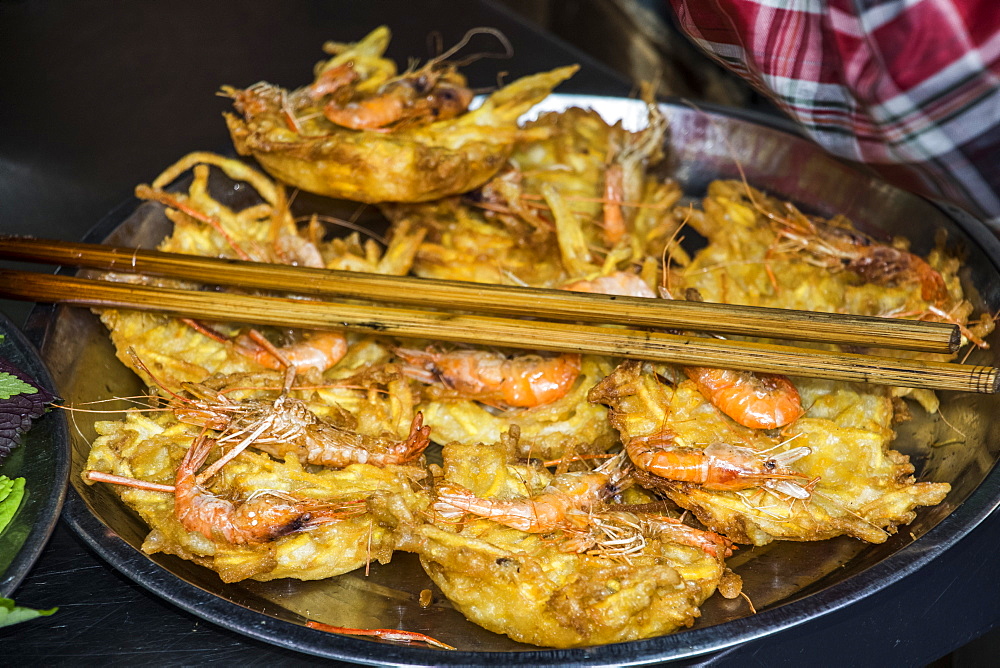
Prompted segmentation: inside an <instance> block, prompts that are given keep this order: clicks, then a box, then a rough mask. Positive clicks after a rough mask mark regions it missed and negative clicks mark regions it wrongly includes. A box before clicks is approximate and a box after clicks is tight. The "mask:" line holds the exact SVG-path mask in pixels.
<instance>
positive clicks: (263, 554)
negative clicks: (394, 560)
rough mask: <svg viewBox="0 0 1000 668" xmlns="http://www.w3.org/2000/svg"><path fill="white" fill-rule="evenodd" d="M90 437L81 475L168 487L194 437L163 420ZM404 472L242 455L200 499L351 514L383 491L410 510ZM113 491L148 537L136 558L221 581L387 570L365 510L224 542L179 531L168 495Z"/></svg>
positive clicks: (376, 527)
mask: <svg viewBox="0 0 1000 668" xmlns="http://www.w3.org/2000/svg"><path fill="white" fill-rule="evenodd" d="M96 429H97V431H98V434H99V437H98V438H97V439H96V440H95V442H94V444H93V447H92V449H91V453H90V457H89V459H88V461H87V468H88V469H90V470H97V471H104V472H107V473H113V474H116V475H122V476H127V477H130V478H137V479H141V480H145V481H149V482H155V483H160V484H164V485H172V484H174V482H175V477H176V472H177V470H178V467H179V466H180V465H181V461H182V459H183V458H184V456H185V453H186V452H187V450H188V448H189V447H190V446H191V443H192V442H193V441H194V440H195V438H196V437H197V436H198V434H199V431H200V430H199V429H198V428H196V427H192V426H190V425H185V424H183V423H181V422H179V421H177V419H176V418H174V417H173V416H171V415H169V414H156V416H155V417H146V416H143V415H141V414H139V413H136V412H132V413H129V415H128V416H127V417H126V419H125V420H124V421H118V422H98V423H97V425H96ZM413 474H414V471H413V470H411V468H410V467H393V466H389V467H377V466H371V465H367V464H353V465H351V466H348V467H345V468H343V469H340V470H334V469H322V470H310V469H309V467H303V466H302V465H301V464H299V462H298V460H297V459H295V458H294V457H291V456H289V457H286V458H285V459H284V461H277V460H274V459H272V458H270V457H268V456H266V455H261V454H254V453H250V452H246V453H243V455H241V457H238V458H237V459H235V460H233V461H231V462H229V463H228V464H227V465H226V467H225V468H224V469H223V470H222V472H221V473H220V474H219V475H218V476H216V478H215V479H213V481H211V482H210V483H209V484H208V486H207V487H208V490H207V491H208V492H209V493H210V494H212V495H213V496H217V497H220V498H224V499H230V500H232V501H233V502H235V503H240V502H243V501H246V500H249V499H251V498H252V497H253V495H254V494H257V495H260V494H262V490H267V491H268V492H273V493H276V494H278V495H294V496H295V497H296V498H301V499H305V500H308V501H310V502H314V504H315V506H316V507H317V508H322V507H323V506H324V504H326V505H332V506H337V507H342V508H344V509H346V510H348V511H352V512H353V511H354V510H355V509H357V508H358V507H359V505H360V507H361V508H362V509H363V504H364V503H365V499H367V498H368V497H370V496H371V495H372V494H373V493H375V492H383V493H387V494H392V495H395V496H398V497H399V498H400V499H401V501H402V502H403V503H406V504H408V505H410V506H412V507H414V508H420V507H421V506H423V505H426V499H425V498H424V497H421V496H420V495H419V494H417V493H415V492H412V491H411V479H410V478H411V476H412V475H413ZM113 488H114V489H115V491H116V492H117V494H118V495H119V496H120V497H121V499H122V501H123V502H124V503H125V504H126V505H127V506H129V507H130V508H132V509H133V510H135V511H136V512H137V513H138V514H139V515H140V516H141V517H142V519H143V521H144V522H146V524H147V525H149V527H150V529H151V531H150V533H149V535H148V536H147V537H146V540H145V541H144V542H143V545H142V550H143V551H144V552H146V553H147V554H155V553H157V552H164V553H167V554H173V555H176V556H179V557H181V558H183V559H189V560H191V561H193V562H195V563H197V564H200V565H202V566H206V567H208V568H211V569H212V570H214V571H216V572H217V573H218V574H219V577H221V578H222V580H223V581H225V582H236V581H239V580H244V579H247V578H250V579H254V580H261V581H266V580H273V579H277V578H296V579H299V580H317V579H322V578H328V577H333V576H335V575H340V574H341V573H346V572H348V571H351V570H354V569H356V568H358V567H360V566H362V565H364V564H366V563H369V562H370V561H372V560H378V561H382V562H387V561H388V560H389V558H390V556H391V554H392V540H391V533H392V532H391V530H390V529H389V528H387V527H385V526H383V525H382V524H380V523H379V522H377V521H376V520H375V519H374V518H373V516H372V515H371V514H370V513H367V512H361V513H357V514H350V513H348V514H346V515H345V517H344V518H343V519H340V520H338V521H335V522H331V523H329V524H324V525H323V526H319V527H317V528H313V529H311V530H309V531H304V532H294V531H293V532H291V533H288V534H287V535H282V536H279V537H277V538H275V539H273V540H269V541H264V542H259V543H250V544H234V543H232V542H230V541H228V540H225V539H224V538H223V537H222V536H221V535H220V534H214V535H209V536H206V535H204V534H203V533H202V532H200V531H192V530H188V529H186V528H185V527H184V525H183V524H182V523H181V521H180V520H179V519H178V517H177V508H175V500H174V495H173V494H169V493H165V492H157V491H148V490H142V489H134V488H132V487H127V486H124V485H114V486H113ZM220 529H221V526H220Z"/></svg>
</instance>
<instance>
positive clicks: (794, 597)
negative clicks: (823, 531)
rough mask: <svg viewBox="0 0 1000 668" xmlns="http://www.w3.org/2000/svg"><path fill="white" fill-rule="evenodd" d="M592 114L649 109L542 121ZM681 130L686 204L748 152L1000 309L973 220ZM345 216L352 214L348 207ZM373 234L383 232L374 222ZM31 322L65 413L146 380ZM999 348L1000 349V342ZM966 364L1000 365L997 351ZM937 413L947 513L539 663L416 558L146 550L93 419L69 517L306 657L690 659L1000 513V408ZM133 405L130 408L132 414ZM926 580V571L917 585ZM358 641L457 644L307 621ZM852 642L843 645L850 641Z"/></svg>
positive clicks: (746, 563)
mask: <svg viewBox="0 0 1000 668" xmlns="http://www.w3.org/2000/svg"><path fill="white" fill-rule="evenodd" d="M568 106H588V107H592V108H595V109H597V110H598V111H600V112H601V113H602V114H603V115H604V116H605V118H606V119H608V120H611V121H614V120H619V119H621V120H623V121H624V122H625V123H626V125H635V124H638V123H641V121H642V119H643V118H644V116H645V114H644V111H643V107H642V105H641V104H639V103H637V102H636V101H634V100H625V99H620V98H599V97H589V96H564V95H554V96H551V97H550V98H549V99H548V100H546V102H545V103H544V108H546V109H561V108H565V107H568ZM663 108H664V111H665V113H667V115H668V116H669V119H670V135H669V140H668V141H669V151H668V153H669V156H670V159H669V171H670V172H671V173H672V175H673V176H674V177H675V178H677V179H678V180H679V181H680V182H681V184H682V185H683V187H684V190H685V192H686V193H688V194H691V195H699V194H702V193H703V192H704V189H705V187H706V185H707V184H708V182H709V181H711V180H712V179H715V178H739V176H740V172H739V167H738V165H737V163H736V161H735V160H734V156H737V157H738V158H739V161H740V166H741V167H742V169H743V170H744V172H745V174H746V178H747V179H748V181H749V182H750V183H751V184H752V185H755V186H758V187H761V188H764V189H766V190H767V191H768V192H770V193H771V194H774V195H776V196H778V197H782V198H785V199H788V200H791V201H794V202H796V203H798V204H800V205H801V206H802V207H804V208H805V209H807V210H809V211H811V212H814V213H817V214H821V215H827V216H829V215H833V214H834V213H843V214H846V215H847V216H848V217H850V218H851V219H852V220H854V221H855V222H856V223H857V224H858V225H859V226H860V227H862V228H863V229H866V230H867V231H869V232H871V233H873V234H890V235H891V234H902V235H905V236H907V237H908V238H909V239H911V241H912V242H913V249H914V251H915V252H918V253H925V252H927V251H928V250H929V249H930V248H931V247H932V245H933V243H934V236H935V234H936V233H938V231H939V230H942V229H943V230H945V231H947V234H948V239H949V243H950V245H952V246H953V247H954V248H955V249H956V250H957V251H958V252H961V253H962V254H963V256H964V261H965V269H964V270H963V274H962V279H963V282H964V285H965V288H966V290H967V291H968V294H969V295H970V298H971V299H972V300H973V302H974V303H975V304H976V305H977V307H978V308H980V309H984V310H988V311H991V312H995V311H997V310H1000V271H998V267H997V264H996V263H997V259H998V258H1000V242H998V241H997V239H996V238H995V237H994V236H993V235H992V234H991V233H990V232H989V231H988V230H987V229H986V228H985V227H984V226H983V225H982V224H981V223H979V222H978V221H976V220H974V219H972V218H970V217H969V216H967V215H965V214H964V213H963V212H961V211H959V210H956V209H952V208H946V207H941V206H938V205H935V204H932V203H931V202H928V201H927V200H924V199H921V198H918V197H915V196H913V195H910V194H907V193H905V192H903V191H900V190H897V189H895V188H892V187H890V186H889V185H887V184H885V183H884V182H882V181H880V180H878V179H877V178H876V177H874V176H871V175H869V174H868V173H867V172H866V171H865V170H863V169H859V168H855V167H852V166H849V165H846V164H844V163H842V162H839V161H837V160H835V159H832V158H830V157H829V156H827V155H826V154H825V153H823V152H822V151H821V150H820V149H819V148H817V147H816V146H815V145H813V144H812V143H810V142H808V141H807V140H805V139H802V138H801V137H799V136H797V135H795V134H794V132H792V131H789V129H788V128H786V127H784V126H782V125H781V124H780V123H775V122H773V121H771V120H766V119H764V118H757V117H753V116H748V115H747V114H745V113H742V112H734V111H727V110H720V109H711V110H708V109H705V110H702V109H694V108H691V107H689V106H687V105H683V104H664V106H663ZM296 204H297V205H298V206H300V207H302V208H303V209H304V210H305V209H309V210H313V209H315V208H316V207H320V208H322V209H324V212H326V213H330V214H331V215H338V214H339V215H343V214H344V213H346V212H350V211H352V210H353V209H354V208H355V207H354V205H347V204H345V203H341V202H335V201H332V200H325V199H323V198H313V197H308V196H304V195H303V196H300V197H299V198H297V200H296ZM345 207H347V208H346V209H345ZM369 222H371V224H379V221H378V220H377V218H373V219H372V220H371V221H369ZM168 231H169V227H168V223H167V221H166V219H165V217H164V216H163V215H162V213H161V211H160V209H159V208H158V206H157V205H151V204H143V205H141V206H139V203H138V202H136V201H131V202H126V203H124V204H123V205H122V206H121V207H119V208H118V209H117V210H116V211H114V212H112V213H111V214H110V215H109V216H108V217H107V218H106V219H105V220H103V221H102V222H101V223H99V224H98V225H97V227H96V228H95V229H94V230H93V231H92V232H91V233H90V234H89V235H88V237H87V240H88V241H101V240H107V241H109V242H114V243H117V244H122V245H130V244H131V245H137V246H141V247H152V246H154V245H155V244H156V243H157V242H158V241H159V240H160V239H161V238H162V237H163V235H164V234H166V233H167V232H168ZM32 319H33V320H35V319H44V320H46V321H47V324H48V327H47V332H46V337H45V341H44V345H43V347H42V354H43V357H44V359H45V360H46V361H47V363H48V364H49V367H50V369H51V371H52V373H53V375H54V377H55V380H56V383H57V386H58V387H59V388H60V391H61V392H62V396H63V397H64V398H65V399H66V400H67V401H69V402H73V403H77V402H84V401H93V400H97V399H105V398H109V397H115V396H129V395H134V394H135V393H137V392H138V391H140V384H139V382H138V380H137V379H136V378H135V377H134V376H133V374H132V373H131V372H129V371H128V370H127V369H125V367H124V366H122V365H121V364H120V363H119V362H118V361H117V359H116V358H115V357H114V354H113V351H112V348H111V344H110V342H109V340H108V337H107V335H106V332H105V331H104V328H103V326H102V325H101V324H100V323H99V322H98V320H97V318H96V317H94V316H93V315H92V314H91V313H90V312H88V311H85V310H82V309H74V308H67V307H58V308H53V307H38V309H37V310H36V312H35V313H33V316H32ZM994 347H995V346H994ZM970 362H974V363H977V364H996V363H997V360H996V359H995V358H994V354H993V353H992V352H991V351H977V352H975V353H974V354H973V357H972V358H971V359H970ZM941 398H942V407H941V414H940V415H938V416H927V415H925V414H923V413H922V412H921V411H920V409H919V408H917V407H914V408H913V412H914V414H915V416H916V417H915V419H914V420H913V421H911V422H908V423H905V424H903V425H900V428H899V438H898V439H897V441H896V443H895V447H896V448H897V449H899V450H901V451H902V452H904V453H905V454H908V455H910V457H911V459H912V461H913V462H914V464H915V465H916V467H917V475H918V477H919V478H920V479H922V480H933V481H947V482H950V483H951V484H952V488H953V489H952V492H951V494H950V495H949V496H948V498H947V499H946V500H945V501H944V503H942V504H941V505H939V506H936V507H934V508H926V509H922V510H921V511H919V512H918V516H917V519H916V520H915V521H914V522H913V523H911V524H910V525H909V526H906V527H902V528H901V530H900V531H899V532H898V533H897V534H896V535H894V536H893V537H891V538H890V539H889V540H888V541H887V542H886V543H884V544H882V545H869V544H866V543H862V542H859V541H857V540H854V539H850V538H839V539H834V540H830V541H823V542H815V543H793V542H780V543H775V544H772V545H769V546H767V547H766V548H756V549H749V548H747V549H744V550H741V554H740V556H739V557H737V558H735V559H734V560H733V561H732V562H731V565H732V566H733V567H734V569H735V570H736V571H737V572H738V573H739V574H740V575H741V576H742V577H743V580H744V585H745V586H744V589H745V591H746V592H747V593H748V594H749V595H750V597H751V598H752V600H753V601H754V603H755V605H756V606H757V610H758V613H757V614H756V615H750V614H749V612H748V609H747V607H746V605H745V604H743V603H742V602H741V601H740V600H735V601H727V600H724V599H722V598H721V597H719V596H715V597H712V598H711V599H709V601H707V602H706V603H705V605H703V606H702V613H703V614H702V617H701V618H700V619H699V620H698V621H697V623H696V624H695V625H694V626H693V627H692V628H690V629H688V630H685V631H681V632H678V633H675V634H672V635H667V636H663V637H659V638H652V639H648V640H642V641H634V642H629V643H620V644H614V645H604V646H597V647H590V648H585V649H574V650H545V649H539V648H534V647H531V646H528V645H522V644H519V643H516V642H514V641H512V640H509V639H508V638H506V637H504V636H499V635H495V634H492V633H490V632H487V631H485V630H483V629H481V628H479V627H477V626H475V625H473V624H471V623H470V622H467V621H466V620H465V619H464V618H463V617H462V615H461V614H459V613H458V612H457V611H455V610H454V609H452V608H451V606H450V605H449V604H448V603H447V601H446V599H444V598H443V597H442V596H437V597H435V598H436V600H437V601H439V602H438V603H435V604H434V605H432V606H430V607H428V608H421V607H420V606H419V604H418V602H417V599H418V595H419V592H420V590H422V589H425V588H429V589H432V590H434V589H435V588H434V586H433V585H432V584H431V583H430V580H429V579H428V578H427V577H426V576H425V575H424V574H423V572H422V571H421V569H420V567H419V564H418V562H417V560H416V558H415V557H414V556H413V555H410V554H397V555H396V556H394V557H393V561H392V563H391V564H388V565H386V566H380V565H373V566H372V569H371V572H370V574H369V575H368V576H365V575H364V574H363V573H360V572H355V573H350V574H347V575H343V576H340V577H338V578H334V579H331V580H326V581H319V582H298V581H292V580H282V581H275V582H270V583H255V582H242V583H236V584H225V583H223V582H222V581H221V580H220V579H219V578H218V577H217V576H216V575H215V573H214V572H212V571H209V570H207V569H204V568H201V567H199V566H196V565H194V564H192V563H190V562H187V561H183V560H181V559H178V558H175V557H171V556H165V555H154V556H153V557H148V556H146V555H144V554H143V553H142V552H140V551H139V546H140V545H141V543H142V540H143V538H144V537H145V535H146V533H147V531H148V529H147V528H146V526H145V525H144V524H143V523H142V522H141V520H139V518H138V516H137V515H136V514H134V513H133V512H131V511H130V510H128V509H127V508H125V507H124V506H123V505H122V504H121V503H120V502H119V501H118V498H117V496H116V495H115V494H114V493H113V491H111V490H110V489H109V488H108V487H107V486H101V485H97V486H93V487H88V486H86V485H84V484H83V483H82V481H81V480H80V478H79V473H80V471H81V469H82V466H83V464H84V462H85V461H86V457H87V451H88V449H89V443H90V441H91V440H92V439H93V437H94V431H93V418H88V417H85V414H81V415H77V416H76V417H75V428H74V434H73V446H72V472H73V475H72V478H71V482H72V485H71V489H70V493H69V496H68V498H67V503H66V512H65V517H66V518H67V520H68V522H69V523H70V525H71V526H72V527H73V528H74V529H75V531H76V532H77V533H78V534H79V535H80V536H81V537H82V538H83V539H84V540H85V541H86V542H87V543H88V544H89V545H90V546H91V547H92V548H93V549H95V550H96V551H97V552H98V553H99V554H101V555H102V556H103V557H104V558H105V559H106V560H107V561H108V562H110V563H111V564H112V565H113V566H114V567H115V568H117V569H119V570H120V571H121V572H123V573H124V574H126V575H127V576H129V577H130V578H132V579H133V580H135V581H136V582H137V583H139V584H141V585H142V586H144V587H146V588H147V589H149V590H150V591H152V592H153V593H155V594H157V595H158V596H160V597H162V598H164V599H166V600H168V601H171V602H173V603H174V604H176V605H178V606H180V607H182V608H184V609H186V610H188V611H190V612H192V613H194V614H196V615H198V616H200V617H202V618H204V619H207V620H209V621H212V622H215V623H217V624H220V625H222V626H224V627H226V628H229V629H232V630H235V631H238V632H240V633H244V634H246V635H249V636H252V637H255V638H259V639H262V640H265V641H267V642H271V643H274V644H276V645H279V646H283V647H287V648H292V649H296V650H299V651H303V652H307V653H310V654H316V655H321V656H325V657H329V658H336V659H342V660H348V661H355V662H360V663H370V664H378V665H387V664H406V665H431V664H433V665H470V664H473V665H475V664H495V663H502V664H505V665H545V664H565V663H576V664H586V665H626V664H643V663H652V662H656V661H664V660H669V659H677V658H682V657H689V656H695V655H698V654H703V653H706V652H710V651H713V650H718V649H722V648H724V647H728V646H731V645H734V644H737V643H741V642H745V641H747V640H750V639H753V638H758V637H761V636H765V635H768V634H773V633H776V632H779V631H781V630H782V629H785V628H788V627H791V626H794V625H796V624H799V623H802V622H804V621H807V620H810V619H813V618H815V617H818V616H821V615H823V614H826V613H829V612H831V611H833V610H836V609H839V608H841V607H843V606H846V605H849V604H851V603H854V602H856V601H858V600H860V599H863V598H864V597H866V596H869V595H871V594H872V593H874V592H876V591H878V590H880V589H882V588H884V587H886V586H888V585H889V584H891V583H893V582H896V581H898V580H900V579H901V578H903V577H906V576H908V575H910V574H911V573H913V572H914V571H916V570H917V569H919V568H920V567H921V566H923V565H925V564H926V563H928V562H929V561H930V560H931V559H933V558H934V557H935V556H937V555H939V554H941V553H942V552H943V551H944V550H947V549H948V548H950V547H951V546H952V545H954V544H955V542H957V541H958V540H959V539H960V538H961V537H962V536H964V535H965V534H967V533H968V532H969V531H971V530H972V529H973V528H974V527H975V526H976V525H978V524H979V523H980V522H981V521H982V520H983V519H984V518H985V517H986V516H987V515H989V514H990V512H992V511H993V509H994V508H995V506H996V505H997V503H998V501H1000V473H997V472H996V471H994V470H993V469H994V464H995V463H996V461H997V458H998V455H1000V452H998V451H1000V438H997V436H998V430H1000V405H998V402H1000V399H998V397H994V396H984V395H969V394H959V393H943V394H942V397H941ZM122 407H124V404H123V405H122ZM945 420H946V421H947V424H951V425H957V426H959V428H960V429H961V430H962V431H963V433H965V434H966V436H967V441H966V442H965V443H964V444H960V445H950V446H945V447H938V448H931V447H929V446H928V445H927V444H929V443H931V442H932V441H933V440H934V439H935V438H936V437H937V435H938V434H942V433H944V432H945V431H946V430H947V429H949V427H947V424H946V423H945ZM916 577H919V576H916ZM319 609H321V610H322V611H323V618H324V620H327V621H329V620H336V621H335V623H337V624H339V625H341V626H347V627H358V628H384V627H392V628H403V629H406V630H411V631H418V632H422V633H426V634H429V635H432V636H434V637H436V638H438V639H440V640H442V641H444V642H448V643H450V644H453V645H455V646H457V647H458V648H459V650H458V651H455V652H443V651H436V650H430V649H424V648H420V647H410V646H400V645H391V644H387V643H381V642H375V641H368V640H360V639H355V638H349V637H342V636H333V635H329V634H326V633H322V632H319V631H314V630H311V629H308V628H306V627H304V626H302V624H303V622H304V621H305V615H307V614H308V613H309V612H312V613H315V612H316V611H317V610H319ZM846 640H847V639H845V641H846Z"/></svg>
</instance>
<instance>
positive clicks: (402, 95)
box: [323, 61, 472, 130]
mask: <svg viewBox="0 0 1000 668" xmlns="http://www.w3.org/2000/svg"><path fill="white" fill-rule="evenodd" d="M341 80H342V81H344V83H343V84H341V85H340V86H337V87H336V88H335V89H334V91H333V98H332V99H330V100H329V101H328V102H326V103H325V104H324V105H323V115H324V116H326V118H327V120H329V121H330V122H331V123H334V124H336V125H339V126H341V127H345V128H349V129H351V130H381V129H386V128H387V127H388V126H391V125H394V124H401V123H403V122H406V123H412V124H423V123H431V122H434V121H441V120H446V119H449V118H454V117H456V116H459V115H460V114H463V113H465V111H466V110H467V109H468V108H469V103H470V102H472V91H471V90H470V89H469V88H468V87H467V86H466V85H465V78H464V77H463V76H461V75H460V74H459V73H458V72H457V71H455V69H454V68H453V67H450V66H443V67H442V66H441V65H439V64H438V63H435V62H433V61H432V62H431V63H428V65H426V66H424V67H422V68H420V69H419V70H416V71H413V72H408V73H406V74H403V75H401V76H399V77H396V78H394V79H392V80H390V81H388V82H386V83H385V84H383V85H382V86H380V87H379V89H378V90H377V91H375V93H374V94H372V95H368V96H362V97H359V98H357V99H350V98H349V101H342V100H341V99H340V98H342V97H345V96H342V95H338V93H341V92H342V91H343V90H344V88H343V87H345V86H347V85H349V83H350V77H342V78H341ZM324 88H325V89H328V88H329V86H328V85H327V86H324Z"/></svg>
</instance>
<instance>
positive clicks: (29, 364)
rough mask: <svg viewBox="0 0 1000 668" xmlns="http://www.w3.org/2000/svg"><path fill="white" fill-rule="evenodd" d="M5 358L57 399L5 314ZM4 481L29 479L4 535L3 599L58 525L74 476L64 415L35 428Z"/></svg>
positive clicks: (0, 318)
mask: <svg viewBox="0 0 1000 668" xmlns="http://www.w3.org/2000/svg"><path fill="white" fill-rule="evenodd" d="M0 335H3V340H2V341H0V357H2V358H4V359H7V360H8V361H10V363H11V364H13V365H14V366H15V367H17V368H18V369H20V370H21V371H23V372H24V373H25V374H27V375H28V376H30V377H31V378H33V379H34V380H36V381H37V382H38V383H40V384H41V385H42V386H43V387H44V388H45V389H47V390H49V391H50V392H52V393H53V394H56V390H55V386H54V385H53V383H52V378H51V377H50V376H49V372H48V370H47V369H46V368H45V365H44V364H43V363H42V359H41V357H40V356H39V354H38V351H37V350H36V349H35V347H34V346H33V345H32V344H31V343H30V342H29V341H28V339H27V338H26V337H25V335H24V334H23V333H22V332H21V330H19V329H18V328H17V327H15V326H14V323H12V322H11V321H10V319H8V318H7V316H5V315H3V314H0ZM0 475H5V476H7V477H8V478H24V497H23V498H22V499H21V505H20V507H19V508H18V509H17V512H16V513H15V515H14V517H13V518H12V519H11V522H10V524H8V525H7V528H6V529H4V531H3V532H2V533H0V596H2V597H5V598H7V597H10V596H11V594H12V593H13V592H14V590H15V589H17V586H18V585H19V584H21V581H22V580H23V579H24V576H26V575H27V574H28V571H29V570H31V567H32V566H33V565H34V564H35V561H36V560H37V559H38V556H39V555H40V554H41V552H42V548H43V547H45V543H46V542H47V541H48V539H49V536H51V535H52V531H53V529H55V526H56V522H58V521H59V511H60V510H62V507H63V500H64V499H65V498H66V486H67V480H68V476H69V435H68V432H67V427H66V416H65V413H63V411H60V410H50V411H48V412H47V413H46V414H45V415H43V416H41V417H40V418H38V419H37V420H35V421H34V422H33V423H32V428H31V429H30V430H29V431H28V432H27V433H26V434H25V435H24V438H23V439H22V441H21V444H20V445H19V446H17V447H16V448H15V449H14V451H13V452H12V453H11V454H10V456H8V457H7V458H6V459H5V460H4V462H3V464H2V465H0Z"/></svg>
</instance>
